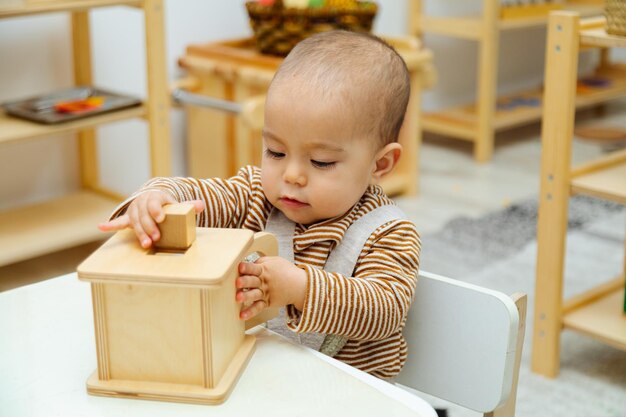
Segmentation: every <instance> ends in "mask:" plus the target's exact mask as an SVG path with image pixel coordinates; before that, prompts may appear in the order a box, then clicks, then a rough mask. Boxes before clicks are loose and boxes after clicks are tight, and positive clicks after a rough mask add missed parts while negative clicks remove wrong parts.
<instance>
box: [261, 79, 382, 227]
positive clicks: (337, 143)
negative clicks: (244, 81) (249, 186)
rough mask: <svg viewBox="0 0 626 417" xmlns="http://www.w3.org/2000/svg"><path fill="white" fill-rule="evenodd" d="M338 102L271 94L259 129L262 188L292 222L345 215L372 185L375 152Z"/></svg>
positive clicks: (298, 92)
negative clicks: (260, 132) (263, 124)
mask: <svg viewBox="0 0 626 417" xmlns="http://www.w3.org/2000/svg"><path fill="white" fill-rule="evenodd" d="M357 119H358V117H354V116H353V115H352V112H351V111H349V110H348V109H346V107H345V106H344V105H343V103H342V102H341V100H340V99H331V100H330V102H329V101H328V100H326V101H325V102H323V101H322V100H321V99H320V98H319V95H318V94H315V93H314V92H308V93H307V92H305V91H303V89H301V88H297V89H290V88H288V87H287V86H281V87H279V88H276V89H274V90H273V91H272V93H271V94H270V96H268V100H267V103H266V108H265V128H264V129H263V151H264V153H263V160H262V161H263V162H262V181H263V189H264V191H265V194H266V196H267V197H268V199H269V200H270V202H271V203H272V204H273V205H274V206H275V207H277V208H278V209H279V210H280V211H282V212H283V213H284V214H285V215H286V216H287V217H288V218H289V219H290V220H292V221H294V222H296V223H302V224H311V223H314V222H318V221H320V220H326V219H330V218H333V217H336V216H339V215H342V214H343V213H345V212H347V211H348V210H349V209H350V208H351V207H352V206H353V205H354V204H355V203H356V202H357V201H358V200H359V199H360V198H361V196H362V195H363V193H364V192H365V190H366V188H367V186H368V185H369V184H370V182H371V180H372V173H373V172H374V169H375V166H376V163H375V155H376V151H377V149H376V148H375V146H374V144H373V140H372V139H370V138H367V137H365V136H364V135H363V134H359V132H360V131H361V130H362V129H359V128H358V127H359V126H358V124H359V122H358V120H357Z"/></svg>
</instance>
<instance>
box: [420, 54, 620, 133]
mask: <svg viewBox="0 0 626 417" xmlns="http://www.w3.org/2000/svg"><path fill="white" fill-rule="evenodd" d="M597 76H598V77H606V78H608V79H610V80H611V85H610V86H608V87H602V88H588V89H587V91H584V92H579V93H578V94H577V96H576V108H578V109H582V108H584V107H590V106H593V105H597V104H600V103H603V102H606V101H609V100H612V99H616V98H620V97H623V96H624V94H625V93H626V71H624V70H623V69H622V68H621V67H620V66H619V65H616V66H615V67H614V68H613V67H611V68H608V69H605V70H602V71H601V72H599V73H598V74H597ZM542 95H543V93H542V92H541V91H540V90H529V91H525V92H520V93H517V94H512V95H510V96H503V97H500V98H499V99H498V102H500V103H504V102H507V101H509V100H511V99H512V98H514V97H523V98H524V99H529V100H539V101H541V100H542ZM541 117H542V107H541V105H539V106H518V107H514V108H511V109H507V110H496V112H495V120H494V128H495V129H496V130H505V129H509V128H513V127H516V126H521V125H524V124H528V123H533V122H537V121H539V120H541ZM422 125H423V128H424V130H425V131H427V132H434V133H440V134H444V135H449V136H452V137H457V138H460V139H467V140H470V141H474V140H475V138H476V135H477V134H478V133H477V130H478V127H477V126H478V118H477V116H476V105H475V104H469V105H465V106H458V107H452V108H448V109H443V110H439V111H436V112H431V113H425V114H424V115H423V122H422Z"/></svg>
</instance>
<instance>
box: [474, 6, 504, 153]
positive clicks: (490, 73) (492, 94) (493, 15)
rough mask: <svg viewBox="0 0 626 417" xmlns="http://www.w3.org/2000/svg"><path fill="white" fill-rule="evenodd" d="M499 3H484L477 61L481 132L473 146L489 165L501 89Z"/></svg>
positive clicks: (477, 133) (479, 125) (478, 110)
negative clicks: (499, 88) (496, 108)
mask: <svg viewBox="0 0 626 417" xmlns="http://www.w3.org/2000/svg"><path fill="white" fill-rule="evenodd" d="M499 14H500V2H499V0H484V1H483V22H482V33H481V37H480V46H479V48H480V53H479V62H478V97H477V103H478V105H477V113H478V126H477V128H478V131H477V132H476V138H475V143H474V159H476V161H478V162H488V161H489V160H491V157H492V156H493V145H494V144H493V142H494V136H495V129H494V118H495V102H496V91H497V86H498V47H499V44H500V32H499V29H498V20H499Z"/></svg>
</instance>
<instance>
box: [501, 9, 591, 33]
mask: <svg viewBox="0 0 626 417" xmlns="http://www.w3.org/2000/svg"><path fill="white" fill-rule="evenodd" d="M561 10H563V11H572V12H576V13H579V14H580V15H581V16H582V17H588V16H598V15H602V13H603V9H602V7H601V6H594V5H587V4H580V5H577V4H565V6H564V7H563V9H561ZM547 23H548V15H545V16H533V17H520V18H509V19H501V20H500V22H499V23H498V27H499V28H500V29H501V30H512V29H522V28H527V27H533V26H545V25H546V24H547Z"/></svg>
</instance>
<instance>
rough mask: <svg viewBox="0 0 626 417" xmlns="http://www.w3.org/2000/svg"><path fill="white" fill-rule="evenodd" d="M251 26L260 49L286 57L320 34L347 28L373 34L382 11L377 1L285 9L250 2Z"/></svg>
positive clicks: (247, 4) (277, 5) (277, 3)
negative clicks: (352, 6) (299, 44)
mask: <svg viewBox="0 0 626 417" xmlns="http://www.w3.org/2000/svg"><path fill="white" fill-rule="evenodd" d="M246 9H247V10H248V15H249V16H250V26H251V27H252V30H253V32H254V39H255V41H256V45H257V48H258V49H259V50H260V51H261V52H263V53H267V54H272V55H279V56H285V55H287V54H288V53H289V51H291V49H292V48H293V47H294V46H296V44H297V43H298V42H300V41H301V40H303V39H305V38H307V37H309V36H311V35H314V34H316V33H319V32H324V31H328V30H333V29H344V30H351V31H356V32H369V31H371V30H372V23H373V22H374V17H375V16H376V12H377V11H378V6H377V5H376V3H373V2H359V3H358V7H356V8H350V9H341V8H335V7H319V8H307V9H296V8H285V7H283V6H282V2H281V1H277V2H276V3H275V5H274V6H263V5H261V4H259V3H257V2H255V1H248V2H246Z"/></svg>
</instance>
